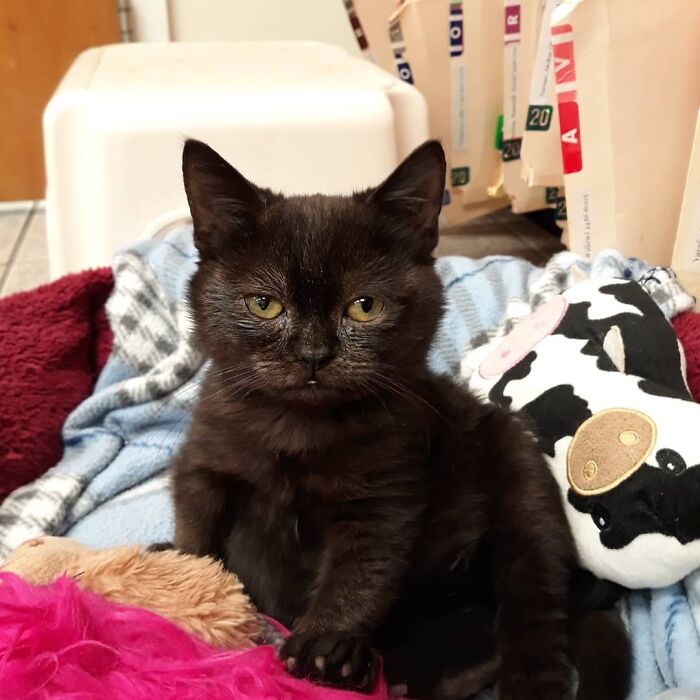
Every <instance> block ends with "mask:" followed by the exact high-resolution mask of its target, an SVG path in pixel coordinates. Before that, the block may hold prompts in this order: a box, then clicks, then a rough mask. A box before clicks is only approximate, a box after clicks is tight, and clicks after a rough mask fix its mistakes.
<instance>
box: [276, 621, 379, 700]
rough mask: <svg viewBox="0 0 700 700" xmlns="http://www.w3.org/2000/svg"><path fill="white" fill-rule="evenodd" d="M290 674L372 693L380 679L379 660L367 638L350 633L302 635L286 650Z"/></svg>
mask: <svg viewBox="0 0 700 700" xmlns="http://www.w3.org/2000/svg"><path fill="white" fill-rule="evenodd" d="M280 657H281V658H282V660H283V661H285V664H286V666H287V670H288V671H289V672H290V673H293V674H294V675H295V676H298V677H299V678H309V679H311V680H313V681H315V682H317V683H322V684H324V685H331V686H334V687H336V688H345V689H352V690H359V691H369V690H370V689H371V688H372V687H373V685H374V681H375V680H376V677H377V656H376V654H375V653H374V651H373V650H372V647H371V645H370V643H369V640H368V639H367V638H366V637H358V636H354V635H352V634H348V633H347V632H300V633H298V634H293V635H292V636H291V637H290V638H289V639H288V640H287V641H286V642H285V644H284V646H283V647H282V651H281V652H280Z"/></svg>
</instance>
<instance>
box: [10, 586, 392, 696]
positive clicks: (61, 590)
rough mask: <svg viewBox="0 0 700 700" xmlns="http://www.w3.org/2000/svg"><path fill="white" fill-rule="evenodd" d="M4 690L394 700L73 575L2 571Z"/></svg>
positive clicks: (379, 688) (380, 690)
mask: <svg viewBox="0 0 700 700" xmlns="http://www.w3.org/2000/svg"><path fill="white" fill-rule="evenodd" d="M0 688H1V689H2V691H1V695H2V697H3V698H13V700H20V699H22V700H24V699H25V698H26V699H27V700H29V699H31V700H45V699H46V700H49V699H50V700H92V699H95V700H108V699H109V700H112V699H115V700H116V699H119V700H122V699H124V700H140V699H143V700H146V699H147V700H164V699H166V698H168V699H173V700H175V699H177V700H205V699H206V700H211V699H216V700H229V699H230V700H387V697H388V696H387V688H386V684H385V683H384V681H383V680H380V681H379V682H378V683H377V687H376V688H375V690H374V692H373V693H372V694H371V695H369V696H368V695H361V694H358V693H350V692H343V691H339V690H333V689H330V688H323V687H320V686H317V685H313V684H312V683H308V682H307V681H302V680H299V679H296V678H293V677H292V676H290V675H288V674H287V673H286V672H285V671H284V668H283V666H282V664H281V663H280V661H279V660H278V659H277V657H276V655H275V652H274V650H273V649H272V648H271V647H266V646H264V647H257V648H255V649H251V650H248V651H240V652H231V651H229V652H223V651H220V650H216V649H213V648H211V647H210V646H208V645H207V644H205V643H204V642H202V641H201V640H200V639H198V638H196V637H193V636H192V635H190V634H188V633H187V632H184V631H183V630H181V629H180V628H179V627H177V626H176V625H174V624H173V623H171V622H169V621H168V620H165V619H164V618H162V617H160V616H159V615H156V614H154V613H151V612H149V611H148V610H143V609H141V608H132V607H127V606H123V605H116V604H114V603H110V602H108V601H107V600H105V599H103V598H102V597H100V596H98V595H96V594H94V593H90V592H88V591H84V590H81V589H80V588H78V586H77V585H76V584H75V582H74V581H73V580H72V579H70V578H61V579H59V580H58V581H56V582H55V583H53V584H51V585H48V586H31V585H30V584H28V583H26V582H25V581H23V580H22V579H21V578H19V577H17V576H14V575H13V574H8V573H5V574H0Z"/></svg>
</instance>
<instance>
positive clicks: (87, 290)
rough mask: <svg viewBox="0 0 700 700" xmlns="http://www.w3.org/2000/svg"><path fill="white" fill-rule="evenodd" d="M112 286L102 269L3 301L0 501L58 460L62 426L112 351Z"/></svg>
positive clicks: (109, 273)
mask: <svg viewBox="0 0 700 700" xmlns="http://www.w3.org/2000/svg"><path fill="white" fill-rule="evenodd" d="M112 286H113V280H112V271H111V270H110V269H109V268H102V269H98V270H89V271H87V272H82V273H79V274H76V275H68V276H66V277H62V278H61V279H59V280H56V281H55V282H52V283H51V284H47V285H44V286H42V287H39V288H37V289H34V290H32V291H29V292H20V293H19V294H15V295H13V296H10V297H7V298H5V299H0V502H2V500H3V499H4V498H5V496H7V494H8V493H10V491H13V490H14V489H16V488H18V487H19V486H22V485H23V484H26V483H28V482H30V481H32V480H33V479H36V478H37V477H38V476H40V475H41V474H43V473H44V472H45V471H46V470H47V469H48V468H50V467H52V466H54V465H55V464H56V463H57V462H58V461H59V459H60V458H61V454H62V451H63V448H62V444H61V427H62V425H63V422H64V421H65V419H66V417H67V416H68V414H69V413H70V412H71V411H72V410H73V409H74V408H75V407H76V406H77V405H78V404H79V403H80V402H81V401H82V400H83V399H85V398H86V397H87V396H89V395H90V394H91V393H92V389H93V386H94V383H95V379H96V378H97V375H98V373H99V371H100V369H101V368H102V366H103V365H104V363H105V362H106V361H107V357H108V356H109V352H110V349H111V346H112V334H111V331H110V328H109V324H108V322H107V317H106V315H105V310H104V305H105V302H106V300H107V297H108V296H109V294H110V292H111V291H112Z"/></svg>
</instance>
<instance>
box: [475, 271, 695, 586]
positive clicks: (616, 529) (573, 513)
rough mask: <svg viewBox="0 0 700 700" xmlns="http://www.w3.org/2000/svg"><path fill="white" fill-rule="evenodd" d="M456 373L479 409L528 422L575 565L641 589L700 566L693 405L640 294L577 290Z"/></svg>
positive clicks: (671, 346) (602, 285)
mask: <svg viewBox="0 0 700 700" xmlns="http://www.w3.org/2000/svg"><path fill="white" fill-rule="evenodd" d="M463 373H464V374H465V376H467V377H468V378H469V384H470V386H471V388H472V389H473V390H475V391H476V392H477V393H478V394H480V395H481V396H482V397H483V398H484V399H485V400H490V401H494V402H496V403H499V404H501V405H503V406H510V407H511V408H513V409H518V410H521V411H522V412H523V413H525V414H526V415H527V416H528V417H529V419H530V422H531V425H532V430H533V432H534V433H535V434H536V435H537V438H538V440H539V442H540V444H541V447H542V450H543V452H544V453H545V454H546V456H547V458H548V462H549V465H550V467H551V469H552V472H553V473H554V475H555V477H556V479H557V482H558V483H559V485H560V487H561V492H562V497H563V499H564V503H565V506H566V512H567V516H568V519H569V522H570V524H571V527H572V530H573V533H574V537H575V539H576V543H577V547H578V551H579V555H580V558H581V562H582V564H583V566H585V567H586V568H588V569H589V570H590V571H592V572H593V573H594V574H596V575H597V576H599V577H601V578H605V579H609V580H611V581H615V582H617V583H620V584H622V585H624V586H627V587H630V588H642V587H655V586H664V585H668V584H670V583H673V582H675V581H678V580H679V579H681V578H682V577H684V576H686V575H687V574H688V573H690V572H691V571H692V570H693V569H695V568H697V567H698V565H700V404H696V403H695V402H693V400H692V398H691V396H690V393H689V392H688V388H687V385H686V381H685V377H684V374H685V360H684V356H683V352H682V349H681V347H680V344H679V343H678V340H677V338H676V336H675V333H674V331H673V328H672V327H671V325H670V324H669V323H668V321H667V320H666V319H665V317H664V316H663V314H662V312H661V311H660V309H659V308H658V306H657V305H656V304H655V303H654V301H653V300H652V299H651V298H650V297H649V295H648V294H647V292H646V291H645V290H644V289H643V288H642V287H641V286H639V285H638V284H637V283H636V282H631V281H624V280H619V279H607V280H595V281H587V282H583V283H580V284H577V285H575V286H573V287H571V288H570V289H568V290H567V291H566V292H564V293H563V294H562V295H560V296H557V297H554V298H552V299H550V300H549V301H548V302H547V303H545V304H544V305H543V306H541V307H540V308H539V309H538V310H537V311H536V312H535V313H534V314H532V315H531V316H530V317H528V318H527V319H525V320H524V321H522V322H521V323H519V324H518V325H517V326H516V327H515V328H514V329H513V330H512V331H511V332H510V333H509V334H508V335H507V336H506V337H505V338H502V337H501V338H498V339H495V340H493V341H492V342H491V343H489V344H488V345H486V346H483V347H481V348H478V349H477V350H474V351H472V352H471V353H470V354H469V355H468V356H467V357H466V358H465V361H464V363H463Z"/></svg>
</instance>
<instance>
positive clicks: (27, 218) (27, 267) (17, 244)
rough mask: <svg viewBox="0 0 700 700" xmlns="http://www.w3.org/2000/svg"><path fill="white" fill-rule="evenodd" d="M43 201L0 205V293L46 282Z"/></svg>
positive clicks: (4, 294)
mask: <svg viewBox="0 0 700 700" xmlns="http://www.w3.org/2000/svg"><path fill="white" fill-rule="evenodd" d="M44 222H45V217H44V204H43V202H16V203H14V202H13V203H9V204H3V205H2V206H1V207H0V296H8V295H9V294H13V293H14V292H21V291H24V290H25V289H31V288H32V287H37V286H38V285H40V284H44V283H45V282H48V281H49V254H48V250H47V245H46V227H45V225H44Z"/></svg>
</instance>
